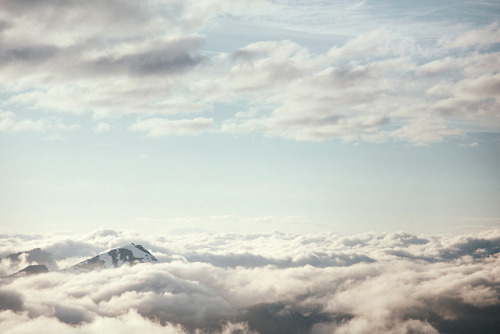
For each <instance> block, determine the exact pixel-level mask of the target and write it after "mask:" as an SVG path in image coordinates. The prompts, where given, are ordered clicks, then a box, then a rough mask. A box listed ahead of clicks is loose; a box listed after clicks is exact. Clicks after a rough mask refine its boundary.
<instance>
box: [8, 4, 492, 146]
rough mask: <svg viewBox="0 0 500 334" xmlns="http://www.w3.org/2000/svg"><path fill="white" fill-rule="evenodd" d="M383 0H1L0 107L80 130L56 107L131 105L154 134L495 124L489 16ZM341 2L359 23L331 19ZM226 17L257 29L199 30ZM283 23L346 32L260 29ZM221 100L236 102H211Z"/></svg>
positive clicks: (437, 135) (350, 132)
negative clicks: (292, 35) (480, 19)
mask: <svg viewBox="0 0 500 334" xmlns="http://www.w3.org/2000/svg"><path fill="white" fill-rule="evenodd" d="M461 5H462V6H463V5H464V4H461ZM380 6H381V7H380V8H378V7H377V6H375V5H373V4H371V5H367V4H365V3H364V2H359V3H356V4H354V5H353V4H346V3H343V2H342V3H338V4H337V3H335V4H326V3H311V4H310V5H309V6H308V5H305V4H302V5H299V4H294V3H288V2H271V1H250V0H249V1H239V2H238V5H235V4H234V2H229V1H204V2H203V4H200V3H199V2H195V1H160V0H157V1H148V2H144V1H135V0H126V1H115V0H113V1H106V2H102V1H85V2H80V1H63V2H61V1H48V0H47V1H37V2H36V4H35V3H32V2H31V1H14V0H2V1H1V6H0V8H1V9H0V73H1V75H0V88H1V89H2V91H3V92H5V94H6V96H7V98H6V99H4V101H3V102H2V103H1V105H0V107H1V108H2V110H4V111H5V112H10V113H13V112H14V113H16V114H17V113H20V114H25V112H23V113H21V112H20V111H26V110H30V111H35V113H34V114H31V115H30V116H29V117H27V118H26V117H24V116H23V117H20V116H17V117H14V115H11V116H12V117H11V116H5V117H4V118H2V119H0V131H3V132H11V133H12V132H20V131H45V130H50V131H56V132H57V131H61V130H63V129H67V128H69V129H71V130H76V129H78V128H79V127H78V125H77V124H66V123H67V120H66V118H65V116H64V115H65V114H76V115H86V114H89V115H91V116H92V118H93V119H94V120H95V121H96V122H97V123H96V125H95V126H94V127H93V128H96V127H97V131H98V132H102V131H106V129H108V127H103V126H102V125H100V124H104V123H103V120H112V121H113V122H118V120H120V119H126V122H128V123H129V124H128V126H125V127H122V128H124V129H129V130H130V131H134V132H139V133H145V134H146V135H147V136H152V137H160V136H184V135H197V134H202V133H206V132H207V131H208V132H210V133H222V134H248V133H259V134H263V135H266V136H278V137H283V138H287V139H292V140H301V141H325V140H330V139H334V138H337V139H340V140H343V141H369V142H386V141H403V142H410V143H413V144H417V145H426V144H429V143H432V142H438V141H442V140H444V139H446V138H449V137H455V136H463V135H466V134H467V133H471V132H474V131H492V132H498V131H499V129H500V120H499V113H498V110H500V95H499V89H498V86H499V82H500V77H499V74H498V71H499V70H500V64H499V61H498V59H500V57H499V53H498V44H499V43H500V41H499V39H498V36H499V35H500V27H499V25H498V22H497V21H491V22H488V21H486V22H485V24H484V25H482V26H479V25H470V26H466V27H464V26H463V25H458V24H457V23H455V22H451V21H450V22H447V21H446V18H445V19H444V21H441V23H440V24H438V23H435V22H430V21H428V20H427V21H426V20H425V18H426V16H425V13H424V16H423V18H419V16H418V15H415V16H413V17H411V16H407V17H406V20H407V22H404V24H403V23H402V22H400V21H397V20H396V18H398V17H400V16H401V15H399V14H398V12H395V13H394V14H395V15H394V16H393V17H392V18H391V17H389V16H388V15H387V13H392V12H393V10H394V8H392V9H391V8H389V9H390V10H389V9H388V8H385V7H384V6H383V5H380ZM476 6H478V8H476V9H477V10H480V11H485V10H486V9H485V8H483V7H482V6H485V4H477V5H476ZM489 6H494V7H495V6H498V4H496V5H495V4H494V3H491V4H489ZM479 7H481V8H479ZM418 10H420V8H418ZM403 11H404V10H403ZM299 12H300V13H301V14H300V15H298V13H299ZM404 12H405V13H407V11H404ZM471 12H472V11H471ZM339 13H340V14H339ZM381 13H384V15H385V16H384V17H386V21H384V22H381V21H380V19H379V17H380V15H381ZM428 13H429V15H430V13H432V8H430V11H429V12H428ZM285 14H286V15H285ZM325 15H326V16H328V15H330V16H331V17H330V19H328V18H327V17H325ZM336 15H342V19H344V18H352V19H353V20H354V21H356V24H354V23H353V22H351V21H349V20H347V21H346V22H347V23H348V26H329V25H328V22H332V21H335V20H332V17H337V16H336ZM406 15H407V14H406ZM228 18H238V20H240V21H242V22H245V23H246V24H248V25H249V26H250V27H253V28H251V29H252V30H253V31H254V35H255V36H254V38H253V39H254V40H255V41H253V42H251V43H248V44H247V45H245V46H242V47H236V48H232V47H231V45H233V44H234V43H227V44H228V46H226V47H225V48H224V49H223V50H219V49H216V50H214V49H206V48H205V44H206V42H207V40H213V39H215V40H217V39H221V38H223V37H221V36H219V35H218V33H217V29H215V28H217V27H219V26H222V27H223V29H224V24H228V23H224V22H226V21H224V20H228ZM359 20H362V21H361V22H363V24H362V25H359V22H360V21H359ZM294 21H295V22H294ZM230 22H231V21H230ZM256 22H266V23H262V24H261V25H259V24H257V23H256ZM349 22H351V23H349ZM266 24H267V25H266ZM405 26H411V27H412V29H413V31H414V33H413V34H412V33H409V31H408V30H407V29H405V28H404V27H405ZM214 27H215V28H214ZM292 27H294V28H292ZM360 27H362V28H360ZM278 28H279V29H282V30H284V31H292V29H298V30H299V31H298V32H296V35H297V36H300V33H304V34H309V35H308V36H311V37H313V36H316V37H317V38H319V37H318V36H321V34H324V33H325V30H326V31H328V33H329V34H330V35H331V34H332V33H333V32H336V31H338V34H339V35H340V36H342V38H340V39H338V38H337V40H335V41H331V42H329V40H330V39H333V37H332V38H326V40H325V41H323V42H322V43H323V44H322V49H326V51H325V50H321V51H316V50H312V48H311V47H309V46H306V45H302V44H301V43H300V41H293V40H290V39H270V37H271V36H269V34H268V33H265V31H269V30H272V29H278ZM211 29H212V30H211ZM235 31H237V30H236V29H235ZM332 31H333V32H332ZM347 31H351V33H350V34H348V32H347ZM235 34H236V35H235V36H234V40H239V38H241V37H242V36H243V35H242V36H238V35H237V33H236V32H235ZM422 34H423V35H425V36H426V38H422V36H421V35H422ZM442 34H444V35H442ZM325 43H326V45H325ZM221 104H223V105H224V104H225V105H228V106H229V110H231V112H229V113H228V114H226V113H221V114H220V115H221V116H219V113H217V111H218V108H219V107H220V105H221ZM214 111H215V113H214ZM250 111H251V112H250ZM242 112H243V113H246V115H247V117H244V118H241V117H238V115H241V113H242ZM46 113H50V114H51V115H52V116H50V117H48V118H47V117H46V116H45V114H46ZM6 115H7V114H6ZM131 115H132V117H133V118H132V119H130V118H126V116H131ZM222 115H223V116H222ZM134 118H135V119H134Z"/></svg>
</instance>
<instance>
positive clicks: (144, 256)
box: [68, 243, 158, 272]
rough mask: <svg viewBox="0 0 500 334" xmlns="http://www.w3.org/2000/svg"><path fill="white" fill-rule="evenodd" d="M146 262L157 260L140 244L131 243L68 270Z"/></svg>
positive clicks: (115, 266) (74, 270)
mask: <svg viewBox="0 0 500 334" xmlns="http://www.w3.org/2000/svg"><path fill="white" fill-rule="evenodd" d="M146 262H150V263H155V262H158V260H157V259H156V257H154V256H153V255H152V254H151V253H150V252H149V251H148V250H146V249H145V248H144V247H142V246H141V245H136V244H134V243H131V244H129V245H126V246H123V247H120V248H115V249H111V250H109V251H108V252H106V253H102V254H99V255H96V256H94V257H93V258H90V259H88V260H85V261H82V262H80V263H78V264H76V265H74V266H72V267H70V268H69V269H68V271H71V272H87V271H91V270H94V269H105V268H118V267H121V266H122V265H124V264H129V265H134V264H137V263H146Z"/></svg>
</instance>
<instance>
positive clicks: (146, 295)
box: [0, 229, 500, 333]
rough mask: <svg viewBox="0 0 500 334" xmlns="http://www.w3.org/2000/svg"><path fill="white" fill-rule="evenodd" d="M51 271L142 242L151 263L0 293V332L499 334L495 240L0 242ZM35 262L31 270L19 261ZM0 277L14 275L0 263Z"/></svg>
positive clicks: (20, 282) (57, 238)
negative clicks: (52, 264) (48, 258)
mask: <svg viewBox="0 0 500 334" xmlns="http://www.w3.org/2000/svg"><path fill="white" fill-rule="evenodd" d="M1 239H2V242H1V243H0V244H1V245H2V246H1V248H0V254H2V256H3V257H5V256H6V255H7V254H11V253H14V250H20V249H25V248H30V247H33V246H35V245H36V246H40V247H41V248H42V249H43V250H45V251H47V252H50V253H51V254H52V257H53V259H54V261H56V262H57V265H58V267H59V268H65V267H68V266H70V265H72V264H75V263H76V262H78V259H85V258H88V257H90V256H93V255H95V254H96V253H99V252H102V251H106V250H108V249H110V248H115V247H119V246H122V245H124V244H127V243H129V242H131V241H133V242H136V243H140V244H142V245H143V246H144V247H146V248H147V249H149V250H150V251H151V252H152V254H153V255H154V256H156V257H157V258H158V260H159V262H160V263H157V264H138V265H135V266H132V267H130V266H122V267H120V268H116V269H106V270H101V271H93V272H88V273H81V274H74V273H68V272H60V271H53V272H50V273H46V274H39V275H34V276H26V277H21V278H18V279H14V280H13V279H7V278H4V279H2V281H1V282H0V330H1V331H2V333H35V332H37V330H39V328H40V326H43V328H46V329H47V330H49V331H50V332H53V333H59V332H61V333H96V332H103V331H109V332H110V333H118V332H120V333H132V332H134V331H136V330H139V329H141V330H143V331H144V330H147V331H148V332H151V333H160V332H161V333H446V332H453V333H477V332H481V333H497V332H498V330H499V329H500V323H499V322H498V317H497V316H498V312H499V311H500V301H499V291H500V290H499V289H500V270H499V269H498V268H500V266H499V265H500V258H499V253H500V230H498V229H494V230H490V231H484V232H480V233H474V234H466V235H458V236H415V235H411V234H407V233H403V232H400V233H387V234H381V235H375V234H362V235H356V236H352V237H342V236H339V235H336V234H334V233H321V234H314V235H297V234H287V233H278V232H276V233H270V234H212V233H199V234H190V235H182V236H179V235H178V236H168V235H166V236H151V237H146V236H141V235H140V234H137V233H134V232H123V231H112V230H100V231H96V232H93V233H91V234H87V235H36V236H32V235H17V236H6V235H4V236H2V237H1ZM28 262H29V263H35V262H36V261H28ZM1 265H2V275H5V274H6V273H11V272H12V271H13V270H14V269H16V268H17V267H15V264H14V263H13V262H11V261H7V260H6V259H5V258H3V259H2V261H1Z"/></svg>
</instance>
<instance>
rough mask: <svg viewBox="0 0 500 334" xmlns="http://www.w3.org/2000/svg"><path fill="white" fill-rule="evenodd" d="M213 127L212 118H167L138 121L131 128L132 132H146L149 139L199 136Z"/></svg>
mask: <svg viewBox="0 0 500 334" xmlns="http://www.w3.org/2000/svg"><path fill="white" fill-rule="evenodd" d="M212 127H213V120H212V119H211V118H205V117H197V118H194V119H178V120H169V119H165V118H149V119H146V120H141V121H137V122H135V123H134V124H132V126H131V127H130V130H131V131H140V132H146V133H147V135H148V136H149V137H163V136H185V135H189V136H192V135H198V134H201V133H203V132H207V131H209V130H210V129H211V128H212Z"/></svg>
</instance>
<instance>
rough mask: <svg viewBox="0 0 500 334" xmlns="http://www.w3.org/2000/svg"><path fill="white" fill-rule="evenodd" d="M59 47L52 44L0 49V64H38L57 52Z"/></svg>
mask: <svg viewBox="0 0 500 334" xmlns="http://www.w3.org/2000/svg"><path fill="white" fill-rule="evenodd" d="M58 51H59V49H58V48H57V47H55V46H52V45H35V46H24V47H19V48H12V49H3V50H0V66H4V65H7V64H9V63H29V64H39V63H42V62H43V61H46V60H48V59H50V58H53V57H55V56H56V55H57V54H58Z"/></svg>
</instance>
